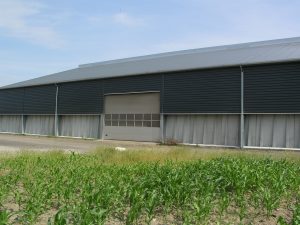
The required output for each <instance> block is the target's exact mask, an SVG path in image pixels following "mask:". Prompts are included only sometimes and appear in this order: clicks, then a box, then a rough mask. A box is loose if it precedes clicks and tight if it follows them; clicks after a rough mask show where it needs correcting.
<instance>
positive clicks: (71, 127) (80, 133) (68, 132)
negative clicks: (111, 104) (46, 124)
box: [59, 116, 101, 138]
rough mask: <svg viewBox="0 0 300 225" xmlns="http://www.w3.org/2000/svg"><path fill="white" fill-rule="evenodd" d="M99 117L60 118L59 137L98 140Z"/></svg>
mask: <svg viewBox="0 0 300 225" xmlns="http://www.w3.org/2000/svg"><path fill="white" fill-rule="evenodd" d="M100 121H101V119H100V116H60V118H59V135H60V136H66V137H82V138H100Z"/></svg>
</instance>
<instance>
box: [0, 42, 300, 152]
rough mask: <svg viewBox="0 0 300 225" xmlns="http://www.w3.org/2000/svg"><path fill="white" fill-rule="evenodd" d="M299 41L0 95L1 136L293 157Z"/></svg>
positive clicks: (93, 72)
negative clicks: (283, 151)
mask: <svg viewBox="0 0 300 225" xmlns="http://www.w3.org/2000/svg"><path fill="white" fill-rule="evenodd" d="M299 114H300V38H289V39H280V40H272V41H263V42H253V43H246V44H236V45H227V46H220V47H210V48H201V49H194V50H186V51H177V52H170V53H163V54H156V55H149V56H142V57H134V58H128V59H121V60H112V61H106V62H100V63H91V64H84V65H80V66H79V67H78V68H75V69H71V70H68V71H64V72H59V73H55V74H51V75H47V76H43V77H40V78H36V79H32V80H28V81H24V82H20V83H16V84H12V85H8V86H5V87H2V88H1V89H0V132H3V133H17V134H35V135H50V136H66V137H83V138H95V139H116V140H134V141H153V142H161V141H166V140H171V141H176V142H179V143H186V144H198V145H216V146H236V147H247V146H248V147H258V148H300V115H299Z"/></svg>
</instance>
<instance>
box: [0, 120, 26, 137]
mask: <svg viewBox="0 0 300 225" xmlns="http://www.w3.org/2000/svg"><path fill="white" fill-rule="evenodd" d="M0 132H7V133H17V134H20V133H22V116H0Z"/></svg>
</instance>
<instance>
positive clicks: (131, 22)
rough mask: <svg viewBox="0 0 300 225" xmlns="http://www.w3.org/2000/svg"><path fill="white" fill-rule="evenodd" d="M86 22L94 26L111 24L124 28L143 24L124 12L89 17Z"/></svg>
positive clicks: (140, 20) (138, 19)
mask: <svg viewBox="0 0 300 225" xmlns="http://www.w3.org/2000/svg"><path fill="white" fill-rule="evenodd" d="M87 20H88V21H89V22H90V23H92V24H96V25H103V24H107V23H112V24H116V25H121V26H125V27H137V26H141V25H143V24H144V22H143V20H142V19H141V18H137V17H134V16H132V15H130V14H128V13H126V12H119V13H115V14H112V15H100V16H99V15H97V16H89V17H88V18H87Z"/></svg>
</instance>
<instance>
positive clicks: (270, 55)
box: [2, 37, 300, 89]
mask: <svg viewBox="0 0 300 225" xmlns="http://www.w3.org/2000/svg"><path fill="white" fill-rule="evenodd" d="M297 60H300V37H296V38H287V39H279V40H272V41H262V42H251V43H244V44H235V45H225V46H218V47H209V48H200V49H192V50H184V51H176V52H169V53H162V54H154V55H148V56H141V57H133V58H126V59H119V60H111V61H105V62H100V63H91V64H84V65H79V67H78V68H75V69H71V70H67V71H64V72H60V73H55V74H50V75H47V76H43V77H39V78H35V79H31V80H27V81H23V82H19V83H15V84H12V85H8V86H4V87H2V89H5V88H17V87H25V86H36V85H44V84H52V83H62V82H69V81H80V80H91V79H99V78H110V77H121V76H131V75H143V74H150V73H161V72H170V71H181V70H191V69H204V68H214V67H225V66H239V65H251V64H260V63H272V62H289V61H297Z"/></svg>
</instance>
